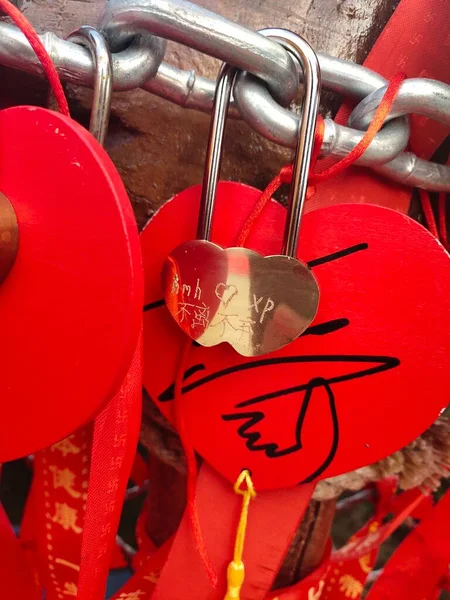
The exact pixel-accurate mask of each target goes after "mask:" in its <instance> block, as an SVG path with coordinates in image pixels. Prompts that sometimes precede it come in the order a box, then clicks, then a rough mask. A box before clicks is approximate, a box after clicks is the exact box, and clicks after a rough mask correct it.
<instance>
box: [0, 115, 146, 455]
mask: <svg viewBox="0 0 450 600" xmlns="http://www.w3.org/2000/svg"><path fill="white" fill-rule="evenodd" d="M0 192H2V193H3V194H4V195H5V196H6V197H7V198H8V199H9V201H10V203H11V204H12V206H13V208H14V211H15V213H16V217H17V221H18V235H19V246H18V253H17V256H16V260H15V262H14V265H13V267H12V269H11V271H10V272H9V274H8V275H7V277H6V279H5V280H4V282H3V283H2V284H1V285H0V322H1V344H0V369H1V375H0V403H1V411H2V414H1V419H0V462H3V461H6V460H10V459H14V458H17V457H19V456H23V455H25V454H27V453H29V452H34V451H36V450H38V449H41V448H43V447H45V446H48V445H50V444H51V443H53V442H55V441H57V440H58V439H61V438H62V437H64V436H66V435H68V434H70V433H71V432H72V431H74V430H75V429H76V428H77V427H79V426H80V425H82V424H84V423H85V422H86V421H88V419H90V418H91V417H92V416H93V414H94V413H95V412H96V411H97V410H98V409H99V408H100V407H101V405H102V404H104V403H105V402H106V401H107V400H108V399H109V398H110V397H111V396H112V395H113V394H114V393H115V392H116V391H117V389H118V387H119V386H120V384H121V382H122V380H123V378H124V376H125V374H126V371H127V369H128V366H129V364H130V361H131V358H132V356H133V352H134V350H135V348H136V340H137V336H138V333H139V327H140V319H141V316H140V315H141V311H142V269H141V260H140V248H139V238H138V233H137V228H136V224H135V219H134V216H133V212H132V209H131V206H130V203H129V200H128V198H127V195H126V192H125V189H124V186H123V184H122V182H121V180H120V177H119V175H118V174H117V171H116V170H115V168H114V166H113V164H112V162H111V160H110V159H109V158H108V156H107V154H106V152H105V151H104V150H103V149H102V148H101V147H100V145H99V144H98V143H97V142H96V141H95V140H94V138H93V137H92V136H91V135H90V134H89V133H88V132H87V131H85V130H84V129H83V128H82V127H81V126H80V125H78V124H77V123H76V122H75V121H72V120H70V119H68V118H66V117H63V116H62V115H60V114H58V113H55V112H51V111H49V110H45V109H42V108H35V107H25V106H21V107H16V108H11V109H7V110H3V111H1V112H0Z"/></svg>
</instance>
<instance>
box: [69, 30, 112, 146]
mask: <svg viewBox="0 0 450 600" xmlns="http://www.w3.org/2000/svg"><path fill="white" fill-rule="evenodd" d="M67 39H68V40H70V41H71V42H74V43H76V44H80V45H82V46H85V47H87V48H88V50H89V51H90V52H91V54H92V58H93V60H94V65H95V79H94V95H93V98H92V111H91V118H90V121H89V131H90V132H91V133H92V135H93V136H94V137H95V139H96V140H97V141H98V142H99V143H100V144H101V145H102V146H104V145H105V140H106V135H107V133H108V124H109V116H110V112H111V96H112V90H113V68H112V58H111V52H110V50H109V46H108V43H107V42H106V40H105V38H104V37H103V35H102V34H101V33H100V32H99V31H97V30H96V29H95V28H94V27H90V26H88V25H84V26H83V27H80V28H79V29H77V30H76V31H74V32H72V33H71V34H70V35H69V36H68V38H67Z"/></svg>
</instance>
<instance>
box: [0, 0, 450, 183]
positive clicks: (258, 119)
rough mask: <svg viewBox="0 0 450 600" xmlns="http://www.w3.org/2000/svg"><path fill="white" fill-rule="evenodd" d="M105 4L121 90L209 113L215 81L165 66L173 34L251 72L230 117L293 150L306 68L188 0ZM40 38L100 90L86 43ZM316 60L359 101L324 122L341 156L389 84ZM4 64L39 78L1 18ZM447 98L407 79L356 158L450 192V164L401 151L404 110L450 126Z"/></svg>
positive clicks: (334, 152)
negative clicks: (293, 105)
mask: <svg viewBox="0 0 450 600" xmlns="http://www.w3.org/2000/svg"><path fill="white" fill-rule="evenodd" d="M107 4H108V6H107V9H106V12H105V14H104V15H103V17H102V19H101V24H102V26H103V27H104V28H105V33H106V36H107V39H108V42H109V45H110V48H111V49H112V51H113V55H112V57H113V72H114V85H113V89H114V90H116V91H118V90H131V89H135V88H137V87H141V88H142V89H144V90H146V91H148V92H151V93H153V94H156V95H158V96H161V97H163V98H166V99H167V100H169V101H171V102H173V103H175V104H178V105H180V106H183V107H185V108H191V109H195V110H200V111H203V112H210V111H211V108H212V104H213V98H214V93H215V82H214V81H212V80H209V79H206V78H205V77H201V76H199V75H197V74H196V73H195V71H184V70H181V69H178V68H176V67H174V66H172V65H169V64H167V63H164V62H162V60H163V57H164V53H165V48H166V41H165V40H166V39H170V40H173V41H176V42H179V43H181V44H184V45H186V46H189V47H192V48H195V49H197V50H200V51H202V52H204V53H206V54H209V55H211V56H215V57H217V58H219V59H220V60H222V61H224V62H228V63H230V64H232V65H235V66H236V67H239V68H240V69H241V70H242V71H248V72H247V73H246V72H242V73H241V74H240V75H239V77H238V81H237V83H236V87H235V92H234V95H235V103H234V104H233V105H232V106H231V109H230V116H232V117H235V118H236V117H237V118H240V117H243V118H244V119H245V120H246V121H247V122H248V123H249V124H250V125H251V126H252V127H254V129H256V130H257V131H258V132H259V133H261V134H262V135H263V136H265V137H267V138H268V139H271V140H273V141H275V142H277V143H279V144H281V145H284V146H287V147H294V146H295V142H296V137H297V130H298V121H299V117H298V115H296V114H295V112H293V111H289V110H287V109H285V108H283V106H282V105H284V106H286V105H287V104H288V103H289V102H291V101H292V100H293V98H294V96H295V95H296V93H297V89H298V84H299V77H301V73H299V72H298V69H296V67H295V64H294V61H293V60H292V58H291V57H290V56H289V54H288V53H287V52H286V50H285V49H284V48H282V47H281V46H280V45H279V44H277V43H276V42H275V41H273V40H270V39H267V38H266V37H264V36H263V35H261V34H260V33H257V32H255V31H252V30H250V29H248V28H246V27H244V26H242V25H238V24H236V23H233V21H230V20H228V19H225V18H224V17H222V16H220V15H217V14H215V13H214V12H211V11H208V10H206V9H203V8H202V7H199V6H198V5H195V4H192V3H190V2H188V1H187V0H109V2H108V3H107ZM155 36H160V37H155ZM40 37H41V40H42V41H43V43H44V45H45V47H46V49H47V50H48V52H49V54H50V56H51V58H52V60H53V61H54V63H55V65H56V68H57V69H58V72H59V74H60V75H61V77H62V78H63V79H64V80H65V81H69V82H71V83H76V84H79V85H84V86H91V87H92V86H93V83H94V74H95V66H94V62H93V60H92V57H91V54H90V52H89V51H88V50H87V49H86V48H83V47H82V46H79V45H77V44H74V43H72V42H70V41H65V40H62V39H60V38H59V37H58V36H56V35H55V34H53V33H45V34H43V35H42V36H40ZM161 38H163V39H161ZM318 57H319V62H320V67H321V71H322V80H323V86H324V87H325V88H327V89H328V90H331V91H334V92H336V93H338V94H342V95H344V96H346V97H350V98H353V99H355V100H361V101H362V102H360V104H359V105H358V107H357V108H356V109H355V110H354V112H353V113H352V116H351V119H350V121H349V125H350V127H343V126H340V125H338V124H336V123H334V122H333V121H332V120H331V119H326V120H325V137H324V143H323V146H322V154H323V155H331V156H344V155H346V154H348V152H349V151H350V150H351V149H352V148H353V147H354V146H355V145H356V144H357V143H358V142H359V141H360V139H361V138H362V136H363V130H364V129H365V128H366V127H367V125H368V123H369V122H370V121H371V119H372V116H373V112H374V110H375V109H376V107H377V106H378V103H379V101H380V99H381V97H382V95H383V93H384V90H385V86H386V83H387V82H386V80H385V79H384V78H383V77H381V76H380V75H379V74H377V73H375V72H373V71H371V70H370V69H367V68H365V67H362V66H360V65H357V64H354V63H351V62H347V61H344V60H341V59H337V58H333V57H331V56H328V55H325V54H320V53H319V54H318ZM0 64H3V65H5V66H8V67H12V68H15V69H19V70H23V71H26V72H29V73H34V74H38V75H42V70H41V66H40V63H39V62H38V60H37V59H36V56H35V55H34V53H33V52H32V50H31V48H30V46H29V44H28V42H27V40H26V38H25V37H24V36H23V35H22V34H21V33H20V31H19V30H18V29H17V28H16V27H14V26H12V25H9V24H7V23H4V22H0ZM255 75H256V77H255ZM449 98H450V86H447V85H445V84H443V83H440V82H434V81H431V80H427V79H411V80H406V81H405V82H404V83H403V85H402V89H401V92H400V93H399V96H398V98H397V100H396V101H395V104H394V107H393V110H392V111H391V114H390V116H389V118H388V119H387V120H390V122H389V123H387V124H386V125H385V126H384V128H383V130H382V131H381V132H379V133H378V134H377V136H376V138H375V139H374V141H373V142H372V144H371V145H370V147H369V148H368V150H367V151H366V152H365V153H364V156H363V157H361V159H360V160H359V161H358V164H363V165H367V166H371V167H372V168H374V169H375V170H376V171H377V172H380V173H382V174H383V175H385V176H387V177H390V178H391V179H394V180H396V181H400V182H402V183H404V184H406V185H415V186H419V187H423V188H425V189H430V190H439V191H447V190H450V169H449V168H447V167H445V166H442V165H436V164H433V163H429V162H427V161H424V160H422V159H419V158H418V157H417V156H415V155H414V154H411V153H404V152H403V150H404V149H405V147H406V145H407V143H408V138H409V122H408V117H407V116H406V115H407V114H409V113H411V112H414V113H419V114H424V115H426V116H428V117H431V118H435V119H437V120H440V121H442V122H443V123H446V124H449V122H450V102H449ZM402 115H405V116H402ZM391 119H392V120H391Z"/></svg>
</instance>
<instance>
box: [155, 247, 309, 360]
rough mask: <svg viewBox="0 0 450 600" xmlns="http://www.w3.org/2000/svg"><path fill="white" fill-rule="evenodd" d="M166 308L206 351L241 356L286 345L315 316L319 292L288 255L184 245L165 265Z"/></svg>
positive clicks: (299, 265) (243, 249)
mask: <svg viewBox="0 0 450 600" xmlns="http://www.w3.org/2000/svg"><path fill="white" fill-rule="evenodd" d="M162 285H163V290H164V295H165V299H166V303H167V306H168V308H169V310H170V312H171V314H172V316H173V318H174V319H175V321H176V322H177V323H178V324H179V325H180V327H181V328H182V329H183V331H185V332H186V333H187V334H188V335H189V336H190V337H192V338H193V339H195V340H196V341H197V342H198V343H199V344H201V345H202V346H207V347H209V346H216V345H217V344H220V343H222V342H228V343H229V344H230V345H231V346H232V347H233V348H234V349H235V350H236V351H237V352H239V354H242V355H243V356H260V355H262V354H267V353H269V352H274V351H275V350H279V349H280V348H283V346H286V345H287V344H289V343H290V342H292V341H293V340H295V339H296V338H297V337H298V336H299V335H301V334H302V333H303V331H305V329H306V328H307V327H308V326H309V324H310V323H311V321H312V320H313V319H314V316H315V314H316V311H317V305H318V300H319V289H318V286H317V283H316V280H315V278H314V276H313V274H312V273H311V271H310V270H309V268H308V267H307V266H306V265H304V264H302V263H301V262H299V261H298V260H295V259H292V258H289V257H287V256H267V257H264V256H261V255H260V254H258V253H257V252H254V251H252V250H247V249H246V248H227V249H226V250H224V249H222V248H221V247H220V246H217V245H216V244H212V243H211V242H207V241H204V240H193V241H189V242H186V243H184V244H182V245H181V246H179V247H178V248H176V249H175V250H174V251H172V252H171V254H170V256H169V258H168V259H167V260H166V262H165V263H164V267H163V271H162Z"/></svg>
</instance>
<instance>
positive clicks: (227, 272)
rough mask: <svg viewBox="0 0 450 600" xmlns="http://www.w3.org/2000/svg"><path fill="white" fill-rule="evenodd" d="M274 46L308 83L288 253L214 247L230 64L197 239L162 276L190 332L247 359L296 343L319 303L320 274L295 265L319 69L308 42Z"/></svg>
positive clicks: (178, 251) (215, 119)
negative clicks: (296, 64) (291, 60)
mask: <svg viewBox="0 0 450 600" xmlns="http://www.w3.org/2000/svg"><path fill="white" fill-rule="evenodd" d="M271 37H273V36H271ZM275 39H276V40H277V41H278V42H279V43H281V44H282V45H284V46H285V47H286V48H287V49H288V50H289V51H290V52H291V53H292V54H293V55H294V57H295V58H296V59H297V60H298V62H299V63H300V64H301V65H302V66H303V70H304V82H305V85H304V98H303V109H302V115H303V117H302V121H301V125H300V131H299V138H298V145H297V151H296V156H295V160H294V170H293V178H292V188H291V193H290V198H289V205H288V215H287V221H286V228H285V240H284V244H283V254H282V255H278V256H261V255H260V254H258V253H257V252H254V251H252V250H248V249H247V248H225V249H223V248H222V247H220V246H218V245H217V244H214V243H212V242H211V241H209V238H210V233H211V223H212V217H213V208H214V201H215V195H216V189H217V183H218V179H219V175H220V164H221V157H222V142H223V136H224V129H225V123H226V117H227V113H228V106H229V102H230V97H231V92H232V89H233V83H234V80H235V77H236V74H237V70H236V69H235V68H233V67H231V66H229V65H224V67H223V68H222V70H221V72H220V75H219V78H218V81H217V88H216V95H215V101H214V109H213V116H212V121H211V128H210V136H209V143H208V150H207V159H206V169H205V175H204V179H203V188H202V200H201V205H200V216H199V221H198V229H197V239H196V240H191V241H189V242H186V243H184V244H182V245H180V246H178V247H177V248H175V249H174V250H172V251H171V252H170V255H169V257H168V259H167V260H166V262H165V263H164V267H163V270H162V286H163V293H164V297H165V300H166V304H167V307H168V308H169V311H170V312H171V314H172V316H173V318H174V319H175V321H176V322H177V323H178V324H179V325H180V327H181V328H182V329H183V331H184V332H185V333H187V334H188V335H189V336H190V337H191V338H192V339H194V340H195V341H196V342H198V343H199V344H201V345H202V346H215V345H217V344H220V343H221V342H228V343H229V344H230V345H231V346H232V347H233V348H234V349H235V350H237V352H239V353H240V354H242V355H243V356H259V355H262V354H267V353H269V352H273V351H275V350H278V349H280V348H282V347H283V346H286V344H289V343H290V342H292V341H293V340H294V339H296V338H297V337H298V336H299V335H301V334H302V333H303V332H304V331H305V329H306V328H307V327H308V326H309V325H310V323H311V321H312V320H313V319H314V317H315V315H316V312H317V306H318V302H319V288H318V285H317V281H316V279H315V277H314V275H313V274H312V272H311V270H310V269H309V268H308V266H307V265H305V264H304V263H302V262H301V261H299V260H298V259H297V258H296V254H297V246H298V236H299V226H300V219H301V215H302V212H303V206H304V202H305V198H306V190H307V180H308V173H309V167H310V163H311V155H312V150H313V144H314V132H315V126H316V119H317V113H318V106H319V89H320V70H319V64H318V61H317V57H316V55H315V53H314V51H313V50H312V49H311V47H310V46H309V44H307V42H306V41H305V40H302V39H301V38H296V40H295V42H294V41H292V39H289V38H287V39H286V38H285V37H279V36H278V37H276V38H275Z"/></svg>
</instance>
